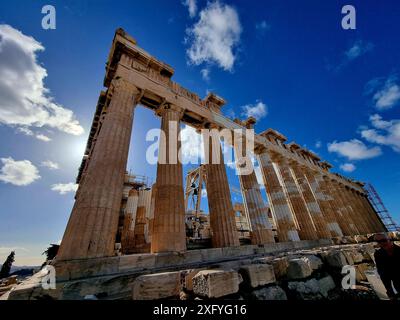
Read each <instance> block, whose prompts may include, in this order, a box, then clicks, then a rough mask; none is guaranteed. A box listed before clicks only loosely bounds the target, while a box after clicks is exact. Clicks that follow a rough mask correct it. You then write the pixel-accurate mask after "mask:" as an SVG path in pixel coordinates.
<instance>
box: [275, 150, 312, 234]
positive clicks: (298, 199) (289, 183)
mask: <svg viewBox="0 0 400 320" xmlns="http://www.w3.org/2000/svg"><path fill="white" fill-rule="evenodd" d="M272 161H273V162H275V163H276V164H277V166H278V169H279V171H280V174H281V177H282V183H283V187H284V189H285V190H286V193H287V196H288V197H289V201H290V203H291V205H292V208H293V211H294V212H293V213H294V215H295V217H296V219H297V222H298V224H299V230H298V233H299V236H300V239H302V240H313V239H317V232H316V229H315V227H314V223H313V221H312V219H311V215H310V212H309V211H308V208H307V206H306V203H305V201H304V199H303V196H302V194H301V193H300V191H299V189H298V186H297V185H296V181H295V180H294V177H293V174H292V172H291V169H290V167H289V164H288V161H287V160H286V159H285V158H284V157H281V156H274V157H272Z"/></svg>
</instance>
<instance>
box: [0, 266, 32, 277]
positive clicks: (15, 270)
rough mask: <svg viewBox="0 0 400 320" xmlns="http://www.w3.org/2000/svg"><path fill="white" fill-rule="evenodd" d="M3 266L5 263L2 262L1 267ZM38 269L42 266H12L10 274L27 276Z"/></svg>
mask: <svg viewBox="0 0 400 320" xmlns="http://www.w3.org/2000/svg"><path fill="white" fill-rule="evenodd" d="M2 266H3V265H2V264H0V269H1V267H2ZM38 269H40V266H11V271H10V276H11V275H17V276H19V277H27V276H30V275H32V274H33V272H34V271H36V270H38Z"/></svg>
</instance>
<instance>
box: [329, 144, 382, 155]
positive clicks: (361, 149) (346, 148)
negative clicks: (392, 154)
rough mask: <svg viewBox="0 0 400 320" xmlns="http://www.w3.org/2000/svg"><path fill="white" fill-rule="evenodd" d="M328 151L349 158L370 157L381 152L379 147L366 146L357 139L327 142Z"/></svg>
mask: <svg viewBox="0 0 400 320" xmlns="http://www.w3.org/2000/svg"><path fill="white" fill-rule="evenodd" d="M328 151H329V152H336V153H338V154H339V155H341V156H343V157H346V158H348V159H349V160H363V159H370V158H375V157H378V156H380V155H381V154H382V150H381V148H380V147H372V148H368V147H367V146H366V145H365V144H364V143H363V142H362V141H360V140H357V139H352V140H350V141H342V142H337V141H334V142H332V143H328Z"/></svg>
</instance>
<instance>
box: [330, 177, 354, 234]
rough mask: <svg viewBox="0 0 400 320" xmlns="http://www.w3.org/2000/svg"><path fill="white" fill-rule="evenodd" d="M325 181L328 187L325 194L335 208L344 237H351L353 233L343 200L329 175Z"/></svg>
mask: <svg viewBox="0 0 400 320" xmlns="http://www.w3.org/2000/svg"><path fill="white" fill-rule="evenodd" d="M323 180H324V182H325V185H326V190H325V192H326V193H327V195H328V197H329V201H330V204H331V207H332V208H333V211H334V215H335V218H336V221H337V223H338V224H339V226H340V229H341V230H342V233H343V235H344V236H350V235H351V234H352V231H351V229H350V227H349V224H348V222H347V221H346V217H345V212H344V208H343V203H342V201H341V198H340V197H339V195H338V194H337V192H336V188H335V187H334V185H333V183H332V181H331V178H330V177H329V176H328V175H324V176H323Z"/></svg>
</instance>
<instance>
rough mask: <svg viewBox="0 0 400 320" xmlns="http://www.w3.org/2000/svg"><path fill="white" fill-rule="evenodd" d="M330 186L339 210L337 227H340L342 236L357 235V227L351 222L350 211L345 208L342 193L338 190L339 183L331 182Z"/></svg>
mask: <svg viewBox="0 0 400 320" xmlns="http://www.w3.org/2000/svg"><path fill="white" fill-rule="evenodd" d="M330 185H331V188H332V193H333V194H334V197H335V202H336V204H337V206H338V207H339V210H340V215H341V219H340V221H339V225H340V226H341V228H342V230H343V233H344V235H346V236H353V235H356V234H359V232H358V229H357V226H356V225H355V223H354V221H353V217H352V215H351V211H350V210H349V208H348V207H347V204H346V200H345V199H344V197H343V192H342V189H341V188H340V185H339V182H337V181H336V180H331V181H330Z"/></svg>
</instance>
